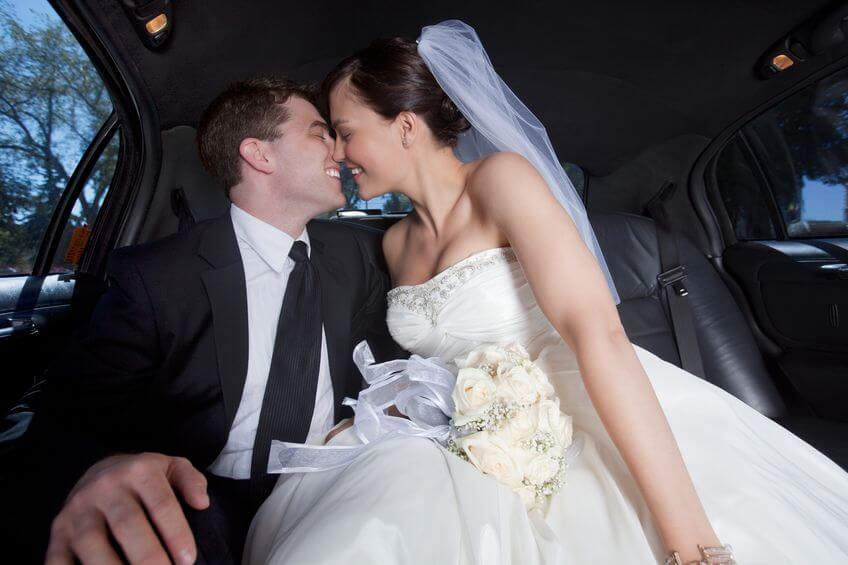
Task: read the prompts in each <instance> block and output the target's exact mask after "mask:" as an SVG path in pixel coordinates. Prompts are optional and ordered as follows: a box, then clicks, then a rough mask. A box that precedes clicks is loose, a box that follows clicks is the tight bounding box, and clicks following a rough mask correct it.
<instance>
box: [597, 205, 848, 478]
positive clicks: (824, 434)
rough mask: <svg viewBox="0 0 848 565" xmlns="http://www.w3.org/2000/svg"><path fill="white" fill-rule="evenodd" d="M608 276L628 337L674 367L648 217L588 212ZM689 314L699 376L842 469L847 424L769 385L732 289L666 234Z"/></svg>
mask: <svg viewBox="0 0 848 565" xmlns="http://www.w3.org/2000/svg"><path fill="white" fill-rule="evenodd" d="M589 216H590V219H591V222H592V226H593V227H594V229H595V233H596V235H597V237H598V242H599V243H600V245H601V249H602V250H603V252H604V256H605V258H606V261H607V264H608V265H609V269H610V272H611V274H612V277H613V279H614V280H615V283H616V288H617V289H618V292H619V295H620V297H621V304H619V314H620V316H621V320H622V323H623V325H624V329H625V331H626V332H627V335H628V337H629V338H630V340H631V341H632V342H633V343H635V344H637V345H639V346H640V347H642V348H644V349H647V350H648V351H651V352H652V353H654V354H655V355H657V356H659V357H661V358H663V359H664V360H666V361H668V362H670V363H674V364H675V365H678V366H680V356H679V354H678V351H677V345H676V343H675V340H674V333H673V330H672V326H671V321H670V318H669V314H668V312H667V310H666V307H665V302H664V300H663V296H662V294H661V292H662V290H661V288H660V286H659V283H658V282H657V275H658V274H659V273H660V272H661V271H662V269H661V266H660V252H659V243H658V240H657V230H656V227H655V226H654V222H653V221H652V220H650V219H649V218H645V217H643V216H637V215H634V214H626V213H619V212H595V213H590V214H589ZM674 237H675V239H676V241H677V246H678V249H679V252H680V261H681V263H682V265H683V266H684V268H685V269H686V274H687V278H686V287H687V289H688V290H689V296H688V297H687V300H688V301H689V303H690V305H691V308H692V312H693V315H694V319H695V333H696V336H697V340H698V345H699V348H700V351H701V357H702V359H703V364H704V372H705V377H706V379H707V380H708V381H710V382H711V383H713V384H715V385H716V386H719V387H721V388H723V389H724V390H726V391H727V392H729V393H730V394H732V395H734V396H735V397H737V398H739V399H740V400H742V401H743V402H745V403H747V404H748V405H749V406H751V407H753V408H755V409H756V410H758V411H759V412H761V413H762V414H764V415H766V416H768V417H770V418H772V419H774V420H776V421H777V422H779V423H780V424H781V425H783V426H784V427H786V428H788V429H789V430H790V431H792V432H793V433H795V434H796V435H798V436H799V437H801V438H802V439H804V440H805V441H807V442H808V443H810V444H811V445H813V446H815V447H816V448H817V449H819V450H820V451H822V452H823V453H825V454H826V455H828V456H829V457H830V458H831V459H833V460H834V461H835V462H836V463H837V464H839V465H840V466H842V467H843V468H844V469H848V423H843V422H836V421H832V420H823V419H820V418H816V417H814V416H812V415H808V414H796V413H794V411H793V410H792V409H790V406H794V404H795V403H793V402H790V403H787V402H786V400H785V399H784V397H783V396H782V395H781V392H780V391H779V390H778V388H777V387H776V386H775V382H774V380H773V379H772V377H771V375H770V373H769V371H768V368H767V367H766V364H765V362H764V361H763V357H762V354H761V353H760V350H759V348H758V347H757V344H756V342H755V341H754V337H753V335H752V334H751V330H750V329H749V327H748V324H747V322H746V321H745V318H744V317H743V315H742V312H741V311H740V310H739V307H738V306H737V304H736V302H735V301H734V299H733V296H732V295H731V294H730V291H729V290H728V289H727V287H726V286H725V284H724V282H723V281H722V280H721V277H720V276H719V274H718V273H717V272H716V270H715V269H714V268H713V266H712V265H711V264H710V263H709V261H708V260H707V259H706V257H704V255H703V254H702V253H701V252H700V251H699V250H698V249H697V248H696V247H695V246H694V245H693V244H692V243H691V242H690V241H689V240H688V239H686V238H685V237H684V236H683V235H681V234H674Z"/></svg>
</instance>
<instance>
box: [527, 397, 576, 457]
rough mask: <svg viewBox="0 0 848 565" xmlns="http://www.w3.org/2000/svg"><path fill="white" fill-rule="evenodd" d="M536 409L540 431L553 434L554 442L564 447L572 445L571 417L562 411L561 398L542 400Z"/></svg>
mask: <svg viewBox="0 0 848 565" xmlns="http://www.w3.org/2000/svg"><path fill="white" fill-rule="evenodd" d="M535 408H536V415H537V417H538V422H539V431H541V432H547V433H549V434H551V435H552V436H554V440H555V441H556V442H557V443H558V444H559V445H561V446H563V447H567V446H568V445H571V436H572V422H571V416H568V415H567V414H563V413H562V411H560V409H559V398H555V399H554V400H547V399H545V400H542V401H541V402H540V403H539V404H538V405H537V406H536V407H535Z"/></svg>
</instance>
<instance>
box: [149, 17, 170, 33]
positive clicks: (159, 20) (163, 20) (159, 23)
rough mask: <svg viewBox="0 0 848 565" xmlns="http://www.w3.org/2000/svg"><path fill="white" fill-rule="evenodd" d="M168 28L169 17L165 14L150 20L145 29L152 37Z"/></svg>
mask: <svg viewBox="0 0 848 565" xmlns="http://www.w3.org/2000/svg"><path fill="white" fill-rule="evenodd" d="M166 27H168V16H166V15H165V14H159V15H158V16H156V17H155V18H153V19H151V20H148V21H147V23H146V24H144V29H146V30H147V33H149V34H150V35H156V34H157V33H159V32H161V31H162V30H163V29H165V28H166Z"/></svg>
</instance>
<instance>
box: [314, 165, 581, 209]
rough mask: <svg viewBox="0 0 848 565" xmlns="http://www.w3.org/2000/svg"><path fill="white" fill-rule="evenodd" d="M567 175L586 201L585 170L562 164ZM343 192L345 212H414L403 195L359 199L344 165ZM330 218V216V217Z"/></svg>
mask: <svg viewBox="0 0 848 565" xmlns="http://www.w3.org/2000/svg"><path fill="white" fill-rule="evenodd" d="M562 167H563V169H564V170H565V173H566V174H567V175H568V177H569V178H570V179H571V182H572V183H573V184H574V188H575V189H576V190H577V193H578V194H579V195H580V197H581V198H583V199H585V194H584V193H585V186H586V176H585V174H584V172H583V169H581V168H580V166H579V165H576V164H574V163H567V162H566V163H563V164H562ZM341 179H342V192H344V195H345V198H346V199H347V202H346V203H345V207H344V209H345V210H373V211H375V212H377V211H379V213H382V214H405V213H407V212H409V211H411V210H412V203H411V202H410V201H409V199H408V198H407V197H406V196H404V195H403V194H400V193H397V192H391V193H389V194H383V195H381V196H378V197H376V198H372V199H371V200H363V199H361V198H360V197H359V187H358V186H356V181H355V180H353V177H352V176H351V174H350V171H349V170H348V169H347V167H346V166H345V165H344V164H342V171H341ZM328 216H329V215H328Z"/></svg>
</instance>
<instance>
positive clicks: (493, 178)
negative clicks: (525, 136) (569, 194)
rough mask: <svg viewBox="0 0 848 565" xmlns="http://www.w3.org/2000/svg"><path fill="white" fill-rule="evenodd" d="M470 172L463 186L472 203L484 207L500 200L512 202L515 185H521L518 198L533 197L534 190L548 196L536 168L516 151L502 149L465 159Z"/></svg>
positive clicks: (494, 204) (493, 204) (489, 206)
mask: <svg viewBox="0 0 848 565" xmlns="http://www.w3.org/2000/svg"><path fill="white" fill-rule="evenodd" d="M468 166H469V169H470V172H469V175H468V182H467V186H466V190H467V192H468V195H469V196H470V197H471V199H472V200H473V201H475V203H478V204H480V205H483V206H484V208H491V207H492V206H498V205H499V203H504V202H507V203H510V205H514V204H515V202H514V201H515V194H516V193H515V189H516V188H517V187H521V198H522V200H524V199H528V198H529V199H531V200H532V199H533V198H534V195H535V194H539V195H540V196H542V197H545V196H548V195H549V191H547V190H546V185H545V182H544V180H543V179H542V177H541V175H540V174H539V172H538V171H537V170H536V168H535V167H534V166H533V164H532V163H530V161H528V160H527V159H526V158H525V157H524V156H522V155H520V154H519V153H513V152H501V153H493V154H491V155H487V156H486V157H483V158H481V159H478V160H477V161H473V162H471V163H468Z"/></svg>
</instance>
